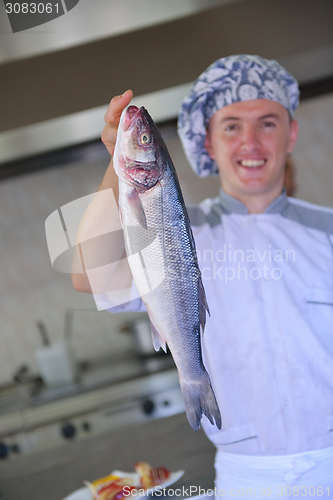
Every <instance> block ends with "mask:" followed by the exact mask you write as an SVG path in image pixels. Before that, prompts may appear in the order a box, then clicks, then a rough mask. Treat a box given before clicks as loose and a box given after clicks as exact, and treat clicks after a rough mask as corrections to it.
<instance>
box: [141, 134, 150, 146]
mask: <svg viewBox="0 0 333 500" xmlns="http://www.w3.org/2000/svg"><path fill="white" fill-rule="evenodd" d="M140 142H141V144H144V145H145V144H149V143H150V134H148V132H143V134H141V136H140Z"/></svg>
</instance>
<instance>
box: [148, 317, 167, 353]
mask: <svg viewBox="0 0 333 500" xmlns="http://www.w3.org/2000/svg"><path fill="white" fill-rule="evenodd" d="M150 326H151V335H152V338H153V346H154V349H155V351H159V350H160V348H161V347H162V349H163V351H164V352H167V348H166V342H165V340H164V338H163V337H162V335H161V334H160V332H159V331H158V330H157V328H156V326H155V325H154V324H153V323H152V322H151V321H150Z"/></svg>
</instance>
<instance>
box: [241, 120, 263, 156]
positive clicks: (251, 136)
mask: <svg viewBox="0 0 333 500" xmlns="http://www.w3.org/2000/svg"><path fill="white" fill-rule="evenodd" d="M241 145H242V149H244V150H246V151H252V150H255V149H256V148H258V147H259V145H260V139H259V134H258V130H257V129H256V127H253V126H248V127H245V128H244V130H243V133H242V144H241Z"/></svg>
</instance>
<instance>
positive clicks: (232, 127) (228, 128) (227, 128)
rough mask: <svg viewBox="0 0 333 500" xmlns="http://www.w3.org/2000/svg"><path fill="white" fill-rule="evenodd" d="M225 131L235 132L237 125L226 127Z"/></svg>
mask: <svg viewBox="0 0 333 500" xmlns="http://www.w3.org/2000/svg"><path fill="white" fill-rule="evenodd" d="M225 130H227V131H229V130H237V125H227V126H226V128H225Z"/></svg>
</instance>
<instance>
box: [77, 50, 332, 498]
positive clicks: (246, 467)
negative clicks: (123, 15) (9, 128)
mask: <svg viewBox="0 0 333 500" xmlns="http://www.w3.org/2000/svg"><path fill="white" fill-rule="evenodd" d="M131 97H132V93H131V92H127V93H125V94H124V95H123V96H119V97H115V98H114V99H113V100H112V101H111V104H110V106H109V109H108V111H107V113H106V117H105V119H106V122H107V124H106V126H105V128H104V131H103V135H102V139H103V141H104V143H105V145H106V146H107V148H108V150H109V151H110V153H111V154H112V153H113V149H114V143H115V139H116V134H117V126H118V123H119V118H120V114H121V111H122V109H123V108H124V107H125V106H127V105H128V104H129V102H130V100H131ZM298 100H299V90H298V84H297V82H296V80H295V79H294V78H293V77H292V76H291V75H290V74H289V73H288V72H287V71H286V70H285V69H284V68H282V67H281V66H280V65H279V64H278V63H277V62H276V61H268V60H265V59H263V58H261V57H258V56H248V55H238V56H230V57H226V58H223V59H219V60H218V61H216V62H215V63H213V64H212V65H211V66H210V67H209V68H208V69H207V70H206V71H205V72H204V73H203V74H202V75H200V77H199V78H198V80H197V81H196V82H195V83H194V84H193V86H192V88H191V90H190V92H189V94H188V96H187V97H186V98H185V99H184V101H183V104H182V107H181V111H180V114H179V122H178V131H179V135H180V137H181V140H182V142H183V146H184V150H185V153H186V155H187V157H188V160H189V162H190V164H191V166H192V168H193V169H194V171H195V172H196V173H197V174H198V175H199V176H201V177H205V176H207V175H219V178H220V183H221V191H220V194H219V196H218V197H217V198H216V199H208V200H204V201H203V202H202V203H201V204H200V205H198V206H195V207H189V209H188V211H189V216H190V219H191V225H192V230H193V235H194V239H195V242H196V247H197V251H198V256H199V264H200V269H201V272H202V278H203V283H204V287H205V291H206V296H207V302H208V305H209V309H210V312H211V315H210V317H209V318H207V323H206V330H205V334H204V336H203V338H202V351H203V358H204V363H205V366H206V368H207V371H208V372H209V375H210V378H211V380H212V384H213V388H214V391H215V394H216V397H217V400H218V403H219V407H220V410H221V413H222V418H223V427H222V429H221V430H219V429H218V428H217V427H215V426H214V425H212V424H211V423H210V422H209V421H208V420H207V419H206V418H205V417H204V418H203V420H202V424H203V428H204V430H205V432H206V434H207V436H208V438H209V439H210V440H211V441H212V442H213V443H214V445H215V446H216V448H217V454H216V461H215V467H216V487H217V491H218V492H220V495H222V496H227V497H228V496H234V497H235V496H236V497H237V496H246V495H247V493H246V491H250V492H252V493H249V494H251V495H252V494H253V491H254V496H255V497H257V498H258V497H260V498H263V497H267V496H269V497H270V498H281V497H284V496H294V495H295V496H297V495H299V496H302V497H303V498H328V497H329V495H331V496H332V494H333V210H331V209H327V208H322V207H318V206H314V205H312V204H309V203H306V202H302V201H299V200H295V199H291V198H288V197H287V196H286V193H285V190H284V189H283V180H284V172H285V164H286V159H287V156H288V154H289V153H290V152H291V151H292V149H293V147H294V144H295V142H296V139H297V133H298V124H297V121H296V120H294V111H295V109H296V107H297V105H298ZM217 182H218V180H217ZM110 187H112V188H113V189H114V190H115V191H116V190H117V178H116V176H115V174H114V172H113V168H112V163H111V164H110V166H109V168H108V169H107V172H106V174H105V177H104V179H103V182H102V184H101V188H100V189H105V188H110ZM96 220H98V215H97V214H96V217H89V218H86V222H84V223H83V224H82V226H81V228H82V230H83V231H87V232H89V227H90V225H94V224H95V223H96ZM122 262H124V261H122ZM125 276H126V278H125ZM121 279H123V280H124V281H126V282H127V281H128V279H129V273H128V269H127V270H126V269H125V268H124V267H123V268H122V272H121V273H120V274H118V275H117V274H116V273H115V276H114V283H115V282H116V280H120V281H121ZM73 282H74V285H75V286H76V288H77V289H78V290H80V291H89V290H90V287H89V283H88V284H87V279H86V277H85V276H84V275H81V277H79V278H78V279H77V278H76V277H75V276H73ZM95 299H96V301H97V303H99V304H100V305H101V306H102V307H103V308H105V307H110V308H111V307H112V305H113V304H112V301H110V300H109V299H110V296H109V295H108V293H107V292H106V293H104V294H100V295H98V296H96V297H95ZM135 310H136V311H139V310H144V308H143V304H142V302H141V301H140V299H136V300H133V301H132V302H130V303H127V304H124V305H122V306H119V307H118V309H114V310H113V311H114V312H115V311H135ZM330 488H331V489H330Z"/></svg>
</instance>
